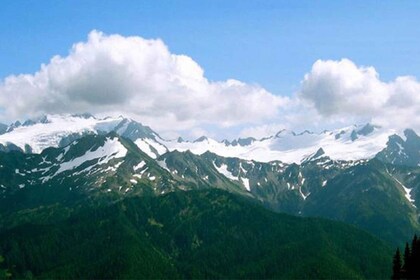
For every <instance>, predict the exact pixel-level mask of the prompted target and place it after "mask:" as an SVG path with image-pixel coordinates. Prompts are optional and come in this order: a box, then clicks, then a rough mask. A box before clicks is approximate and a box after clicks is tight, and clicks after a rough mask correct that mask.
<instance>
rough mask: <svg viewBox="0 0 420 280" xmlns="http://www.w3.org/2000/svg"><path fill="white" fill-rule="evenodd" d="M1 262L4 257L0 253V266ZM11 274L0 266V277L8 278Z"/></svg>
mask: <svg viewBox="0 0 420 280" xmlns="http://www.w3.org/2000/svg"><path fill="white" fill-rule="evenodd" d="M3 262H4V258H3V256H1V255H0V266H2V264H3ZM11 276H12V275H11V274H10V273H9V271H8V270H7V269H4V268H2V267H0V279H8V278H10V277H11Z"/></svg>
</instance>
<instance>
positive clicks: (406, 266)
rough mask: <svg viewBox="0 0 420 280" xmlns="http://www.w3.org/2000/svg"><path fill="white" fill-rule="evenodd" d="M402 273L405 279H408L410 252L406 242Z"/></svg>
mask: <svg viewBox="0 0 420 280" xmlns="http://www.w3.org/2000/svg"><path fill="white" fill-rule="evenodd" d="M403 272H404V273H403V274H404V276H405V278H408V279H409V278H410V275H409V274H410V272H411V250H410V246H409V245H408V242H406V243H405V249H404V265H403Z"/></svg>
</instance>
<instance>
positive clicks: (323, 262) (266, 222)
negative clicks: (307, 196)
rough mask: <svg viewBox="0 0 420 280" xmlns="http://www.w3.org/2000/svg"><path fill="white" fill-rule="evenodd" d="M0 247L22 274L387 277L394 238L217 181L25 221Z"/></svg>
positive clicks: (16, 273) (2, 235) (2, 239)
mask: <svg viewBox="0 0 420 280" xmlns="http://www.w3.org/2000/svg"><path fill="white" fill-rule="evenodd" d="M30 215H32V216H36V215H37V212H36V211H34V212H32V213H31V214H30ZM33 221H36V219H34V220H33ZM35 223H36V222H35ZM349 241H351V242H349ZM0 254H2V255H4V256H5V259H6V264H7V267H12V268H13V270H12V273H13V274H14V276H16V277H18V278H19V277H23V276H28V275H33V276H35V277H42V278H44V277H47V278H57V277H58V278H140V277H144V278H156V277H158V278H289V279H290V278H310V279H313V278H387V277H388V276H389V274H390V271H389V263H390V261H391V251H390V249H389V248H388V247H386V246H385V245H383V243H382V242H380V241H378V240H377V239H375V238H373V237H372V236H370V235H368V234H366V233H364V232H361V231H359V230H357V229H355V228H353V227H349V226H346V225H344V224H340V223H336V222H330V221H324V220H320V219H308V218H296V217H292V216H288V215H284V214H275V213H272V212H269V211H267V210H265V209H263V208H261V207H259V206H257V205H255V204H250V203H249V202H247V201H245V200H244V199H242V198H240V197H238V196H234V195H232V194H229V193H226V192H222V191H216V190H210V191H193V192H174V193H171V194H168V195H164V196H159V197H153V198H152V197H149V198H148V197H144V198H126V199H124V200H122V201H120V202H117V203H116V204H112V205H109V206H101V207H98V206H93V207H92V206H88V207H84V208H83V209H81V210H79V211H78V212H77V213H75V214H73V215H71V216H70V218H66V219H62V220H60V221H57V222H54V223H47V224H34V223H32V224H24V225H21V226H19V227H16V228H13V229H10V230H6V231H3V232H1V233H0Z"/></svg>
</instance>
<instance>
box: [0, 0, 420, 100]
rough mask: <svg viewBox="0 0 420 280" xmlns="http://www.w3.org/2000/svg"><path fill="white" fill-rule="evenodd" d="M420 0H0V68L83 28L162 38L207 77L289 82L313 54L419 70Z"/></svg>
mask: <svg viewBox="0 0 420 280" xmlns="http://www.w3.org/2000/svg"><path fill="white" fill-rule="evenodd" d="M419 12H420V1H280V0H275V1H243V0H241V1H226V0H224V1H219V0H211V1H177V0H175V1H138V0H137V1H89V0H81V1H77V0H72V1H55V0H53V1H34V0H32V1H31V0H28V1H15V0H12V1H10V0H5V1H1V2H0V18H1V21H2V24H0V35H1V36H0V61H1V63H0V77H3V78H4V77H5V76H7V75H9V74H19V73H33V72H34V71H36V70H37V69H39V65H40V64H41V63H46V62H48V61H49V59H50V58H51V57H52V56H53V55H55V54H60V55H65V54H67V52H68V50H69V48H70V47H71V45H72V44H73V43H74V42H78V41H83V40H85V39H86V36H87V34H88V32H89V31H91V30H92V29H98V30H101V31H103V32H105V33H108V34H112V33H118V34H122V35H139V36H142V37H144V38H162V39H163V40H164V42H165V43H166V44H167V45H168V46H169V48H170V50H171V52H173V53H177V54H187V55H189V56H190V57H192V58H193V59H194V60H195V61H197V62H198V63H199V64H200V65H201V66H202V67H203V68H204V70H205V73H206V76H207V77H208V78H209V79H211V80H223V79H227V78H236V79H239V80H242V81H245V82H249V83H258V84H260V85H262V86H263V87H265V88H267V89H268V90H270V91H271V92H273V93H274V94H283V95H290V94H291V93H292V92H293V91H296V89H297V87H298V86H299V82H300V80H301V79H302V77H303V75H304V73H306V72H308V71H309V70H310V67H311V65H312V64H313V63H314V61H316V60H317V59H340V58H344V57H345V58H349V59H351V60H353V61H354V62H355V63H357V64H358V65H373V66H374V67H375V68H376V69H377V71H378V72H379V73H380V75H381V77H382V79H385V80H388V79H393V78H395V77H396V76H398V75H414V76H420V73H419V72H420V68H419V67H418V65H420V28H419V26H420V17H419V16H418V15H419Z"/></svg>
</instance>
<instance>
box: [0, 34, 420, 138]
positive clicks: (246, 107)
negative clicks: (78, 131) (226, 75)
mask: <svg viewBox="0 0 420 280" xmlns="http://www.w3.org/2000/svg"><path fill="white" fill-rule="evenodd" d="M81 112H91V113H94V114H99V115H102V116H103V115H108V114H123V115H126V116H128V117H131V118H134V119H137V120H138V121H140V122H142V123H144V124H147V125H150V126H151V127H152V128H153V129H155V130H157V131H159V132H160V133H162V134H163V135H169V136H173V135H179V134H180V133H184V134H186V135H184V134H183V135H182V136H187V137H188V136H189V137H195V136H198V135H201V134H204V133H206V134H210V135H215V136H216V137H218V138H224V137H226V135H232V133H233V132H235V131H236V132H238V133H239V134H240V136H241V137H247V136H254V137H256V138H261V137H265V136H267V135H272V134H275V133H276V132H277V131H279V130H280V129H283V128H288V129H293V130H295V131H303V130H304V129H315V130H318V131H321V130H323V129H331V128H337V127H339V126H344V125H348V124H353V123H362V122H366V121H372V122H374V123H376V124H380V125H384V126H392V127H394V128H406V127H411V128H414V129H416V130H419V128H420V83H419V82H418V81H417V80H416V79H415V78H414V77H397V78H396V79H395V80H394V81H390V82H384V81H381V80H380V78H379V74H378V73H377V72H376V70H375V69H374V68H373V67H360V66H357V65H355V64H354V63H353V62H352V61H350V60H348V59H342V60H340V61H332V60H326V61H324V60H318V61H316V62H315V63H314V65H313V66H312V69H311V71H310V72H309V73H308V74H306V75H305V76H304V79H303V80H302V82H301V88H300V90H299V91H298V93H296V94H295V95H294V96H292V97H284V96H283V97H282V96H277V95H274V94H272V93H270V92H268V91H266V90H265V89H264V88H262V87H261V86H258V85H251V84H246V83H243V82H240V81H237V80H233V79H229V80H226V81H214V82H213V81H209V80H208V79H207V78H206V77H205V75H204V70H203V69H202V68H201V67H200V65H198V64H197V63H196V62H195V61H194V60H193V59H191V58H190V57H188V56H186V55H176V54H172V53H171V52H170V51H169V49H168V47H167V46H166V45H165V44H164V42H162V41H161V40H148V39H143V38H141V37H137V36H134V37H124V36H120V35H105V34H103V33H101V32H98V31H92V32H91V33H90V34H89V36H88V40H87V41H86V42H80V43H77V44H75V45H73V47H72V48H71V50H70V52H69V54H68V55H67V56H65V57H60V56H55V57H53V58H52V59H51V60H50V62H49V63H48V64H45V65H42V66H41V68H40V70H39V71H38V72H36V73H34V74H25V75H12V76H9V77H6V78H5V79H4V80H3V81H1V82H0V118H3V120H4V119H7V120H10V121H11V120H15V119H23V118H27V117H33V116H37V115H40V114H44V113H47V114H51V113H81ZM186 131H188V133H186ZM233 137H236V135H234V136H233Z"/></svg>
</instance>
